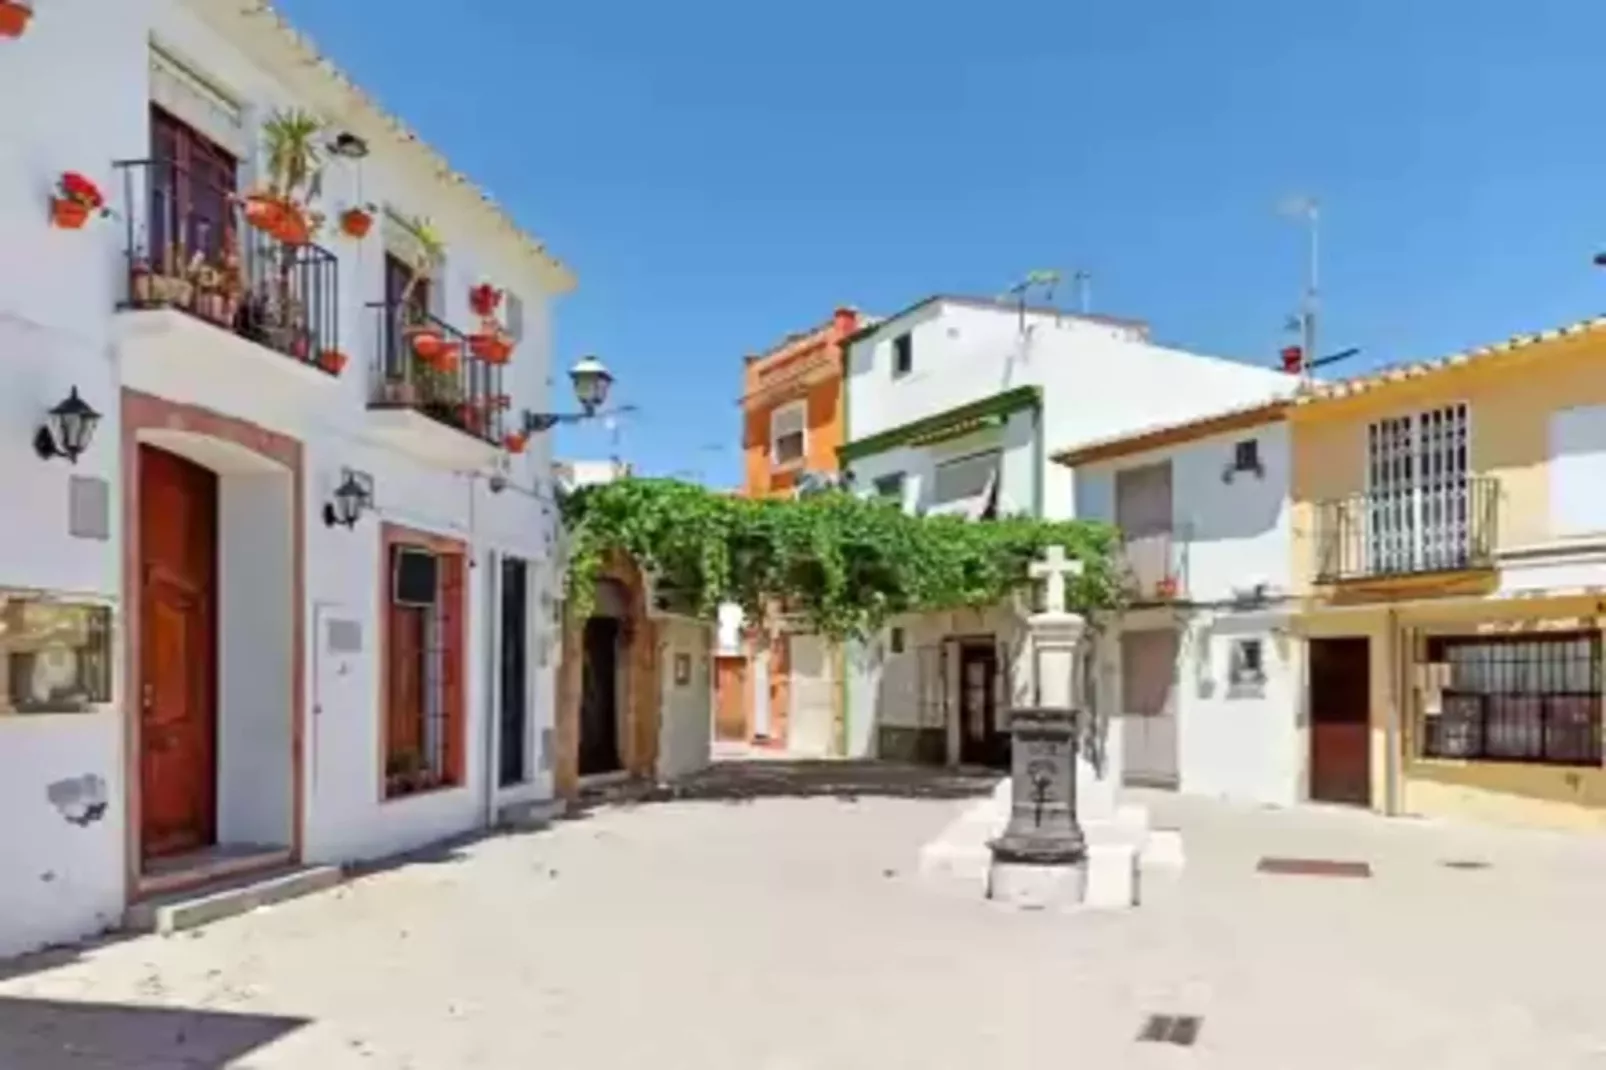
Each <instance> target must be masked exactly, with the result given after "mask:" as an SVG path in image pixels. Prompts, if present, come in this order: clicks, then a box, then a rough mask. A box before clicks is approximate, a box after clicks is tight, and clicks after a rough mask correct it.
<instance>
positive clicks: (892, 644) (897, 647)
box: [887, 628, 903, 654]
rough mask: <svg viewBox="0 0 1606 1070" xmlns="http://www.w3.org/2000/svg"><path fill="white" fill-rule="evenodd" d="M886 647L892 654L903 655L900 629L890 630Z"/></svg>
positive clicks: (901, 630)
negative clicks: (890, 634) (890, 633)
mask: <svg viewBox="0 0 1606 1070" xmlns="http://www.w3.org/2000/svg"><path fill="white" fill-rule="evenodd" d="M887 645H888V647H889V648H890V649H891V650H892V652H893V653H894V654H902V653H903V629H902V628H894V629H892V636H891V638H890V639H889V640H888V642H887Z"/></svg>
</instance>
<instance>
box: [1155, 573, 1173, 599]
mask: <svg viewBox="0 0 1606 1070" xmlns="http://www.w3.org/2000/svg"><path fill="white" fill-rule="evenodd" d="M1154 593H1155V594H1156V595H1158V596H1159V597H1161V598H1175V597H1176V596H1177V578H1176V577H1175V576H1167V577H1165V578H1164V579H1162V580H1160V581H1159V582H1157V583H1156V584H1155V585H1154Z"/></svg>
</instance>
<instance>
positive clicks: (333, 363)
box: [318, 349, 346, 375]
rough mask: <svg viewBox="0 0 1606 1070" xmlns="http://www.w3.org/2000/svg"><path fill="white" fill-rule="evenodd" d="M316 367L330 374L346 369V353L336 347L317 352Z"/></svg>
mask: <svg viewBox="0 0 1606 1070" xmlns="http://www.w3.org/2000/svg"><path fill="white" fill-rule="evenodd" d="M318 367H320V368H322V369H323V370H324V371H326V372H328V373H329V374H330V375H339V374H340V373H341V372H343V371H345V370H346V355H345V354H344V353H342V352H341V351H340V350H338V349H326V350H324V351H323V352H322V353H319V354H318Z"/></svg>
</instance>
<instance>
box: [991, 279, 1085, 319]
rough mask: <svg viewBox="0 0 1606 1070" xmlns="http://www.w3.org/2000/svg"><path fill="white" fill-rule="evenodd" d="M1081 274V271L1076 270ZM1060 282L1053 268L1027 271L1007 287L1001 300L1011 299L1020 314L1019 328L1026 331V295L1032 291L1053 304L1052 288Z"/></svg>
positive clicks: (1044, 301)
mask: <svg viewBox="0 0 1606 1070" xmlns="http://www.w3.org/2000/svg"><path fill="white" fill-rule="evenodd" d="M1077 274H1078V275H1081V274H1082V272H1078V273H1077ZM1059 284H1060V273H1059V272H1058V271H1054V270H1051V269H1050V270H1041V271H1029V272H1027V273H1026V277H1025V278H1024V279H1022V280H1020V281H1019V282H1017V283H1016V284H1015V285H1013V286H1011V287H1010V288H1009V289H1007V290H1005V291H1004V296H1003V300H1006V301H1008V300H1013V301H1014V302H1015V307H1016V309H1017V310H1018V312H1019V315H1020V330H1021V333H1022V334H1025V333H1026V301H1027V295H1028V294H1031V293H1033V292H1036V293H1038V294H1041V295H1042V300H1043V303H1044V304H1045V305H1053V304H1054V290H1055V288H1056V287H1057V286H1059Z"/></svg>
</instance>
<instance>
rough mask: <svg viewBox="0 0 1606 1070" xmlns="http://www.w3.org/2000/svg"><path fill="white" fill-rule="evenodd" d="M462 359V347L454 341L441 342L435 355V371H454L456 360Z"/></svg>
mask: <svg viewBox="0 0 1606 1070" xmlns="http://www.w3.org/2000/svg"><path fill="white" fill-rule="evenodd" d="M462 359H463V347H462V346H461V345H459V344H458V343H456V342H442V343H441V348H440V352H439V353H438V354H437V355H436V357H435V368H436V370H437V371H443V372H455V371H456V370H457V365H458V362H459V361H461V360H462Z"/></svg>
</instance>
